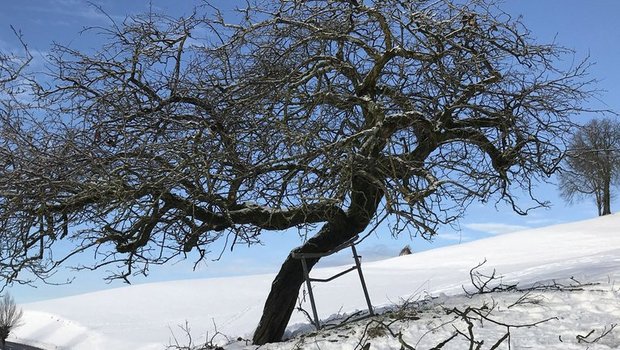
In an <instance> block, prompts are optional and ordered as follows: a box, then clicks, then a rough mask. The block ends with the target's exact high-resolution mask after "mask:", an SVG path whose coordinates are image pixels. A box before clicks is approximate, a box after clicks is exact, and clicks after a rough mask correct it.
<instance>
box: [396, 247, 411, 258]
mask: <svg viewBox="0 0 620 350" xmlns="http://www.w3.org/2000/svg"><path fill="white" fill-rule="evenodd" d="M410 254H411V247H409V245H406V246H404V247H403V249H401V250H400V253H398V256H403V255H410Z"/></svg>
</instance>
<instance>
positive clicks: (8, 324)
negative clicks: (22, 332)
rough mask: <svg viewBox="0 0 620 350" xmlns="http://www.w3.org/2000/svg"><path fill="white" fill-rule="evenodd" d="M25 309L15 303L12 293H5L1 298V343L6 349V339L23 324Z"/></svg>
mask: <svg viewBox="0 0 620 350" xmlns="http://www.w3.org/2000/svg"><path fill="white" fill-rule="evenodd" d="M22 316H23V311H22V309H21V308H18V307H17V305H16V304H15V300H14V299H13V297H12V296H11V295H10V294H8V293H7V294H4V296H3V297H2V298H1V299H0V345H2V349H6V339H7V338H8V337H9V334H11V331H12V330H13V329H15V328H16V327H18V326H20V325H21V323H20V322H21V319H22Z"/></svg>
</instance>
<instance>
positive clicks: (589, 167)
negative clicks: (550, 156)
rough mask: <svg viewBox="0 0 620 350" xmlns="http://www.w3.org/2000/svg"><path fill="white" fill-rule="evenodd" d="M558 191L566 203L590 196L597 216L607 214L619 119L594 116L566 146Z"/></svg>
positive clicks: (618, 166)
mask: <svg viewBox="0 0 620 350" xmlns="http://www.w3.org/2000/svg"><path fill="white" fill-rule="evenodd" d="M565 165H566V169H565V171H562V172H560V176H559V178H560V191H561V195H562V197H564V198H565V199H566V200H568V201H569V202H572V201H574V200H576V199H583V198H587V197H590V198H592V197H594V200H595V202H596V206H597V208H598V215H599V216H602V215H607V214H611V199H612V197H613V194H612V187H613V186H614V185H617V184H618V183H619V181H620V122H618V121H617V120H612V119H602V120H598V119H594V120H592V121H590V122H589V123H587V124H586V125H585V126H583V127H581V128H579V129H578V131H577V133H576V134H575V135H574V136H573V138H572V139H571V141H570V145H569V152H568V153H567V154H566V158H565Z"/></svg>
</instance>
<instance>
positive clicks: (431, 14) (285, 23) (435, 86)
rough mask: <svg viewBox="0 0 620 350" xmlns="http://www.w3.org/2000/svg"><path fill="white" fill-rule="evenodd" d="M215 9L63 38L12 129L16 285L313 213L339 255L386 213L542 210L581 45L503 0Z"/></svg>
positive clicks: (267, 319) (117, 271)
mask: <svg viewBox="0 0 620 350" xmlns="http://www.w3.org/2000/svg"><path fill="white" fill-rule="evenodd" d="M244 4H245V3H244ZM211 10H212V9H210V8H209V7H202V8H199V9H197V12H196V13H195V14H193V15H191V16H189V17H187V18H181V19H174V18H170V17H167V16H164V15H157V14H154V13H150V14H147V15H145V16H138V17H133V18H130V19H127V20H126V21H124V22H123V24H122V25H121V24H113V25H112V26H111V27H110V28H109V29H102V31H103V32H102V34H103V35H102V36H99V38H101V37H104V38H106V39H107V40H108V41H107V42H106V43H105V44H103V46H102V47H101V48H100V50H98V51H95V52H80V51H78V50H75V49H72V48H69V47H64V46H55V47H54V48H53V50H51V52H52V54H51V56H50V57H49V58H48V61H49V62H51V63H52V67H49V68H48V72H50V73H49V74H51V75H52V77H51V78H48V79H52V81H51V82H50V81H47V85H45V84H44V83H45V82H40V83H39V84H40V85H42V86H36V90H35V91H36V92H37V93H39V95H37V96H38V106H39V109H37V110H36V111H30V112H29V113H26V112H22V113H19V112H12V113H9V114H8V115H4V116H3V120H4V122H3V123H4V124H3V125H2V126H1V129H0V268H1V270H0V271H1V272H2V273H3V276H5V278H6V279H7V280H8V281H9V282H12V281H20V280H21V279H24V278H27V277H28V276H33V275H34V276H37V277H38V278H42V279H45V278H47V277H48V274H49V273H50V272H52V271H54V269H55V268H56V267H58V266H59V265H60V264H63V263H66V262H67V260H68V259H69V258H71V257H72V256H74V255H76V254H80V253H84V252H90V253H91V254H92V256H94V258H95V262H94V264H93V266H86V267H85V266H78V267H82V268H100V267H104V266H105V268H106V270H108V271H112V273H113V275H111V276H110V278H122V279H128V278H130V277H131V276H132V275H134V274H138V273H144V274H146V273H147V272H148V268H149V267H150V266H151V265H152V264H163V263H166V262H169V261H170V260H171V259H174V258H179V257H180V258H184V257H187V256H197V258H198V259H203V258H205V257H206V256H208V254H209V252H210V249H213V243H214V242H220V243H221V244H228V245H231V246H235V245H236V244H241V243H243V244H254V243H258V242H260V240H261V237H262V234H263V233H264V232H265V231H273V230H287V229H293V228H297V229H299V232H300V233H301V234H302V235H305V234H306V233H308V232H311V233H313V234H314V236H312V237H311V238H310V239H308V240H307V241H305V242H304V243H303V244H302V245H301V246H300V247H297V248H295V249H293V251H292V253H293V252H327V251H330V250H332V249H334V248H335V247H338V246H340V245H341V244H342V243H343V242H346V241H348V240H350V239H352V238H353V237H355V236H356V235H358V234H359V233H361V232H363V231H364V230H372V229H373V227H376V226H377V223H379V222H381V221H382V220H383V219H384V218H386V217H390V218H392V219H393V221H392V224H393V225H392V226H391V227H393V228H394V232H393V233H394V234H397V233H399V232H402V231H403V230H408V232H410V233H411V234H416V233H417V234H420V235H422V236H423V237H426V238H430V237H432V236H433V235H435V233H436V230H437V227H439V225H443V224H447V223H451V222H454V220H456V219H458V218H459V217H460V216H461V215H462V213H463V211H464V210H465V208H466V207H467V205H468V204H469V203H471V202H472V201H474V200H480V201H483V202H487V201H489V200H496V201H505V202H506V203H508V205H509V206H511V208H513V209H514V210H515V211H517V212H518V213H521V214H525V213H526V212H527V210H528V209H529V206H530V205H531V206H539V205H541V204H544V203H542V202H540V201H539V200H538V199H537V198H536V197H534V196H533V191H531V187H532V185H533V184H534V183H537V182H538V181H540V180H544V179H546V178H547V177H548V176H549V175H550V174H551V173H552V172H553V171H554V170H555V169H556V167H557V162H558V160H559V159H561V157H562V156H563V149H562V147H561V146H559V145H560V144H561V141H562V137H564V135H566V133H567V132H568V131H569V130H570V128H571V122H570V120H569V116H570V115H572V114H575V113H579V112H582V111H583V108H582V107H581V102H582V101H583V100H584V99H587V98H588V97H589V96H590V94H591V92H590V91H589V90H588V86H589V85H588V81H589V78H587V77H586V69H587V66H588V64H587V63H586V62H583V63H581V64H577V65H575V66H573V67H569V68H566V69H561V68H560V67H559V66H558V65H557V63H556V61H555V59H556V58H557V57H558V56H561V55H563V54H567V53H570V52H568V51H567V50H565V49H563V48H561V47H558V46H555V45H553V44H537V43H535V42H534V41H533V40H532V38H531V37H530V35H529V32H528V31H527V30H526V28H524V27H523V26H522V24H521V23H519V22H518V19H515V18H511V17H510V16H508V15H506V14H505V13H504V12H502V11H501V10H499V9H498V8H496V6H495V5H494V2H493V1H482V0H470V1H458V2H456V1H455V2H452V1H447V0H439V1H437V0H432V1H430V0H429V1H424V0H418V1H401V0H381V1H379V0H377V1H369V0H367V1H358V2H357V3H356V2H354V1H353V2H352V1H348V0H347V1H345V0H341V1H338V0H336V1H327V0H324V1H319V0H317V1H291V0H279V1H278V0H276V1H250V2H248V8H246V9H243V10H241V13H240V15H239V16H237V17H236V18H237V23H235V24H229V23H227V22H226V21H225V19H224V15H223V14H221V13H218V12H217V11H215V10H213V11H215V13H214V14H213V15H212V16H211V15H202V14H201V13H202V11H211ZM47 76H48V77H49V75H47ZM522 193H529V194H530V196H532V198H531V199H532V200H533V202H530V203H531V204H529V205H528V207H520V206H519V205H518V204H517V202H516V201H515V198H516V197H515V194H516V195H517V196H518V195H521V194H522ZM229 238H230V239H229ZM59 242H62V246H61V247H58V245H59ZM224 242H226V243H224ZM52 252H53V253H54V254H52ZM65 253H66V254H65ZM192 253H193V254H196V255H188V254H192ZM60 254H63V255H60ZM317 261H318V258H317V259H308V260H307V262H308V266H309V267H310V268H312V266H314V265H315V264H316V262H317ZM24 272H30V274H25V273H24ZM302 283H303V274H302V266H301V263H300V261H299V260H297V259H295V258H294V257H293V255H292V254H291V255H289V256H288V257H287V259H286V260H285V261H284V263H283V265H282V267H281V269H280V271H279V273H278V275H277V277H276V278H275V280H274V282H273V284H272V286H271V292H270V294H269V296H268V298H267V301H266V303H265V307H264V311H263V315H262V319H261V320H260V323H259V325H258V328H257V330H256V332H255V334H254V339H253V340H254V342H255V343H256V344H263V343H266V342H272V341H279V340H280V339H281V337H282V335H283V333H284V330H285V328H286V326H287V323H288V321H289V318H290V316H291V313H292V312H293V309H294V308H295V303H296V299H297V297H298V294H299V289H300V286H301V285H302Z"/></svg>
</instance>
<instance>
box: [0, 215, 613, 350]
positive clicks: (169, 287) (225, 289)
mask: <svg viewBox="0 0 620 350" xmlns="http://www.w3.org/2000/svg"><path fill="white" fill-rule="evenodd" d="M362 244H363V243H362ZM414 249H415V248H414ZM484 260H486V263H485V264H484V265H483V266H482V267H481V268H480V269H479V270H480V271H481V272H482V273H484V274H487V275H488V274H491V273H492V272H493V270H495V271H496V273H497V276H498V280H497V281H498V282H501V283H504V284H514V283H517V282H518V286H519V287H520V288H526V287H528V286H531V285H533V284H535V283H537V282H544V283H553V282H552V281H553V280H557V281H570V278H571V277H573V278H574V279H575V280H577V281H580V282H582V283H589V282H598V283H601V284H600V285H598V286H592V287H588V289H587V290H583V291H572V292H566V293H564V292H558V291H541V292H536V293H539V294H540V295H538V294H537V295H538V296H537V298H540V300H541V301H540V303H538V304H528V305H524V306H522V307H521V306H519V307H512V308H510V309H509V310H508V309H507V305H510V304H512V303H513V302H514V299H515V298H517V297H518V294H516V293H500V294H493V295H487V294H485V295H481V296H476V297H474V298H472V299H468V298H465V297H463V296H462V294H463V286H470V285H471V281H470V275H469V272H470V269H472V268H473V267H475V266H476V265H478V264H479V263H481V262H483V261H484ZM346 267H348V266H346ZM362 267H363V271H364V276H365V278H366V283H367V285H368V289H369V294H370V298H371V301H372V303H373V305H374V306H375V307H376V308H378V309H385V308H388V309H389V308H393V305H395V304H399V303H401V302H402V300H420V298H424V297H426V296H431V297H439V299H433V302H432V303H431V304H429V305H427V308H426V309H423V310H417V311H416V312H418V313H419V314H420V315H417V316H416V317H420V320H409V321H406V322H400V321H397V322H396V323H394V327H396V328H394V329H395V332H397V333H398V331H400V332H401V333H402V339H403V340H404V341H406V342H407V343H408V344H411V345H412V346H414V347H415V348H416V349H418V350H419V349H428V348H430V347H431V346H436V345H437V343H439V342H440V341H442V340H445V339H447V337H449V336H450V335H451V334H452V331H453V330H454V328H453V327H452V325H453V324H446V326H445V327H443V328H441V327H440V328H437V326H438V325H439V324H442V323H445V322H448V321H450V320H452V318H454V315H447V314H446V312H445V308H446V307H449V306H450V305H454V306H455V307H459V306H460V307H459V309H465V308H466V306H467V305H471V306H473V307H480V306H482V305H483V304H484V303H485V302H486V303H487V304H489V305H491V304H490V303H491V301H492V300H495V301H496V302H497V308H496V310H494V312H496V313H497V315H495V316H497V317H498V319H501V320H505V321H507V322H513V321H514V322H515V323H517V324H524V323H525V324H527V323H530V322H537V321H539V320H541V319H546V318H550V317H557V318H558V320H551V321H549V322H545V323H543V324H540V325H538V326H537V327H531V328H518V329H511V344H512V345H513V346H512V348H511V349H528V348H533V349H586V348H588V347H589V349H608V348H609V349H613V348H620V342H618V334H620V327H619V328H618V329H617V330H613V331H612V332H611V333H610V334H608V335H607V336H605V337H603V338H601V339H600V340H599V341H597V342H596V343H593V344H588V343H585V342H583V341H582V342H580V343H579V342H577V338H576V337H577V335H581V336H586V335H587V334H588V333H589V332H590V331H592V330H594V332H593V333H592V334H591V335H590V336H589V337H588V339H592V338H594V337H595V336H596V334H599V335H600V333H601V332H602V331H604V329H605V327H607V329H609V327H611V325H612V324H615V323H620V311H619V310H618V307H619V305H620V300H619V299H618V298H619V293H618V289H619V288H618V285H620V278H618V277H620V215H611V216H606V217H601V218H596V219H592V220H586V221H582V222H576V223H570V224H562V225H556V226H550V227H546V228H539V229H533V230H527V231H522V232H515V233H511V234H506V235H500V236H495V237H492V238H488V239H484V240H479V241H474V242H469V243H464V244H460V245H455V246H450V247H443V248H438V249H433V250H429V251H424V252H420V253H415V254H412V255H408V256H402V257H397V258H392V259H387V260H383V261H377V262H370V263H363V265H362ZM342 269H343V267H332V268H324V269H316V270H314V271H312V275H313V276H314V277H325V276H330V275H333V274H334V273H336V272H339V271H340V270H342ZM272 279H273V275H256V276H245V277H231V278H217V279H204V280H198V279H196V280H183V281H173V282H161V283H151V284H142V285H134V286H129V287H124V288H118V289H112V290H107V291H102V292H96V293H88V294H82V295H78V296H74V297H68V298H61V299H54V300H47V301H43V302H37V303H31V304H25V305H23V308H24V310H25V319H24V325H23V326H22V327H20V328H18V329H17V330H16V332H15V334H14V335H13V338H11V339H10V340H13V341H16V340H17V341H22V342H25V343H28V344H32V345H45V346H42V347H44V348H45V349H58V350H64V349H75V350H98V349H101V350H108V349H114V350H125V349H127V350H154V349H164V348H165V347H166V345H169V344H171V343H172V342H173V341H174V339H173V334H174V335H175V336H176V337H177V339H178V340H179V341H180V342H181V341H182V340H183V336H184V332H183V330H182V329H180V328H179V326H183V325H185V324H187V325H189V327H190V328H191V334H192V338H193V339H194V342H195V343H196V344H197V343H201V342H204V341H205V338H211V337H212V336H213V335H214V334H215V333H216V328H217V331H218V332H220V333H222V334H224V335H227V336H228V338H225V337H223V336H218V337H217V338H216V340H217V341H220V342H224V341H227V339H230V340H233V339H236V338H237V337H242V338H245V339H249V338H251V335H252V332H253V331H254V328H255V327H256V324H257V323H258V320H259V318H260V314H261V312H262V307H263V303H264V300H265V298H266V296H267V293H268V292H269V288H270V285H271V281H272ZM313 290H314V292H315V297H316V301H317V305H318V310H319V316H320V318H321V319H323V320H325V319H327V318H329V317H330V316H334V315H338V314H350V313H352V312H354V311H355V310H364V309H365V308H366V304H365V300H364V297H363V294H362V291H361V288H360V286H359V280H358V278H357V276H356V274H354V273H351V274H347V275H345V276H343V277H342V278H339V279H336V280H334V281H332V282H330V283H327V284H318V283H317V284H314V288H313ZM444 295H445V296H444ZM488 298H492V299H488ZM301 306H302V307H303V308H304V309H306V310H310V306H309V303H308V302H306V303H302V305H301ZM368 321H369V320H366V323H360V324H359V325H358V326H356V327H353V328H352V329H351V330H350V331H351V332H353V331H354V333H342V330H333V331H328V332H325V333H320V334H319V335H306V337H304V338H297V339H296V340H294V341H293V343H282V344H276V345H269V346H267V347H261V349H263V348H265V349H293V348H295V347H294V342H295V341H297V342H302V343H303V347H302V348H303V349H318V348H320V349H347V348H351V349H355V348H358V349H359V348H361V346H363V345H365V344H360V341H362V342H363V341H367V342H369V343H371V349H400V346H401V344H400V343H399V341H398V339H396V338H395V337H393V336H391V335H389V336H380V334H377V336H376V337H374V338H372V339H366V340H365V339H364V338H363V337H365V335H364V327H366V325H367V324H368ZM455 325H456V324H455ZM456 326H457V327H460V326H458V325H456ZM461 326H462V325H461ZM495 328H497V329H495V330H494V327H493V326H492V325H491V324H489V322H483V324H482V325H480V327H478V325H476V328H475V331H476V332H477V333H476V334H477V336H476V337H478V335H479V336H480V338H479V339H484V340H485V345H484V346H483V347H482V349H485V350H486V349H487V348H490V347H491V345H492V342H494V341H497V340H498V339H499V338H500V337H501V336H502V335H503V334H504V333H505V332H504V333H502V332H503V331H504V330H505V327H503V328H502V327H495ZM309 329H310V327H309V325H308V320H307V319H306V317H305V315H304V314H303V313H301V312H295V313H294V314H293V317H292V319H291V322H290V323H289V328H288V333H289V334H299V333H300V332H301V331H302V330H306V331H307V330H309ZM459 329H460V328H459ZM429 331H430V333H429ZM377 332H379V331H377ZM328 333H329V334H330V335H327V334H328ZM379 333H380V332H379ZM388 334H389V332H388ZM424 334H426V335H424ZM423 335H424V336H423ZM420 339H422V340H421V341H420V343H419V344H418V346H415V344H416V343H417V342H418V340H420ZM560 339H561V341H560ZM335 341H338V342H335ZM291 344H293V345H291ZM452 344H456V340H455V341H453V342H450V343H448V344H447V345H446V346H444V347H443V348H442V349H444V350H446V349H462V348H463V347H462V346H463V344H462V343H461V344H460V345H454V346H455V347H450V346H453V345H452ZM506 344H507V343H502V344H500V347H498V348H497V349H507V348H508V347H507V345H506ZM319 345H320V346H319ZM242 346H245V343H244V342H237V343H235V344H233V345H232V346H231V348H233V349H234V348H239V347H242ZM287 346H288V347H287ZM317 346H319V347H317ZM502 346H503V347H502ZM246 348H248V349H254V348H255V347H251V346H249V347H246ZM466 348H467V347H466Z"/></svg>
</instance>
